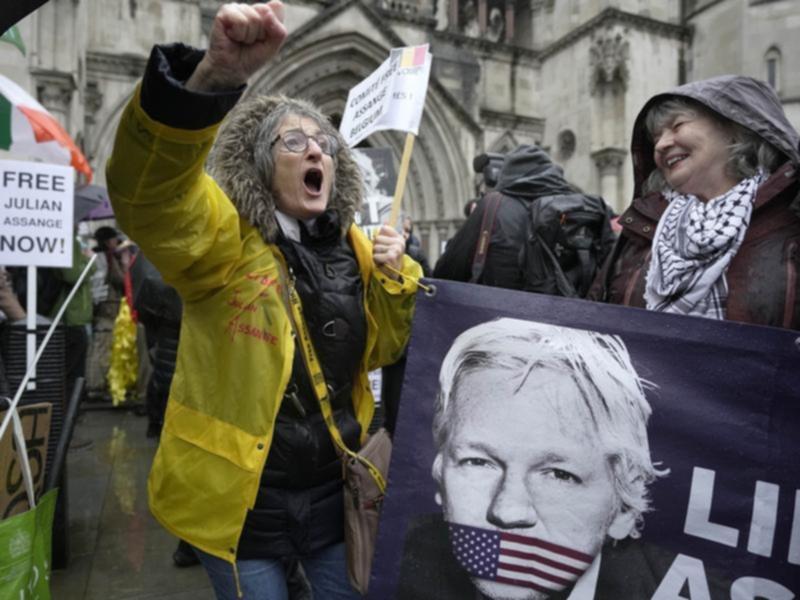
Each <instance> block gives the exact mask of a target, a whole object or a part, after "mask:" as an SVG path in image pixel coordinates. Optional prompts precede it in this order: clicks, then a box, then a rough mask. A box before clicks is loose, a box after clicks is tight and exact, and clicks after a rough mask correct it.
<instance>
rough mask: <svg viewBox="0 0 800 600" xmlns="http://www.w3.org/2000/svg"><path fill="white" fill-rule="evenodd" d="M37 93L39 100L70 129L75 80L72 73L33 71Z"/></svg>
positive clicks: (65, 127)
mask: <svg viewBox="0 0 800 600" xmlns="http://www.w3.org/2000/svg"><path fill="white" fill-rule="evenodd" d="M32 75H33V79H34V81H35V82H36V95H37V99H38V100H39V102H41V103H42V106H44V107H45V108H46V109H47V110H48V111H49V112H50V113H51V114H52V115H53V116H54V117H56V118H57V119H58V120H59V122H60V123H61V124H62V125H63V126H64V129H66V130H67V131H70V115H71V110H72V95H73V93H74V92H75V88H76V86H75V80H74V79H73V77H72V75H71V74H70V73H63V72H60V71H44V70H42V71H33V73H32Z"/></svg>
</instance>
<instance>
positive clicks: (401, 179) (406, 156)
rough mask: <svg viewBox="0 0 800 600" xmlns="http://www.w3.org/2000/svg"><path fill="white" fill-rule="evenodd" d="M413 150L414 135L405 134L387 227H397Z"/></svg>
mask: <svg viewBox="0 0 800 600" xmlns="http://www.w3.org/2000/svg"><path fill="white" fill-rule="evenodd" d="M413 149H414V134H413V133H407V134H406V145H405V147H404V148H403V158H402V160H401V161H400V173H399V174H398V175H397V186H396V187H395V188H394V199H393V200H392V212H391V214H390V215H389V227H396V226H397V218H398V217H399V215H400V207H401V206H402V205H403V192H405V191H406V177H407V176H408V166H409V164H411V151H412V150H413Z"/></svg>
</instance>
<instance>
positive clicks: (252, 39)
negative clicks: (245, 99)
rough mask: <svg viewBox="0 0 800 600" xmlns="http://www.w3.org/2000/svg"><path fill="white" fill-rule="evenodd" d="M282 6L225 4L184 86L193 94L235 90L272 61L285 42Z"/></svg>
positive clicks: (278, 4) (277, 0) (276, 3)
mask: <svg viewBox="0 0 800 600" xmlns="http://www.w3.org/2000/svg"><path fill="white" fill-rule="evenodd" d="M286 35H287V33H286V27H285V26H284V25H283V4H282V3H281V2H280V1H279V0H272V1H271V2H267V3H261V4H224V5H223V6H222V7H221V8H220V9H219V11H217V16H216V17H214V23H213V25H212V26H211V36H210V39H209V45H208V51H207V52H206V55H205V56H204V57H203V60H202V61H201V62H200V64H199V65H197V68H196V69H195V71H194V73H193V74H192V76H191V77H190V78H189V81H188V82H187V83H186V87H187V88H188V89H190V90H194V91H211V90H227V89H234V88H237V87H239V86H240V85H242V84H244V83H246V82H247V80H248V79H249V78H250V76H251V75H253V73H255V72H256V71H258V70H259V69H260V68H261V67H263V66H264V65H265V64H266V63H267V62H269V60H270V59H272V58H273V57H274V56H275V55H276V54H278V51H279V50H280V47H281V46H282V45H283V42H284V40H285V39H286Z"/></svg>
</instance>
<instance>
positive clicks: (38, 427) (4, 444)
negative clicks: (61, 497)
mask: <svg viewBox="0 0 800 600" xmlns="http://www.w3.org/2000/svg"><path fill="white" fill-rule="evenodd" d="M52 406H53V405H52V404H50V403H49V402H42V403H40V404H29V405H27V406H22V407H20V408H19V409H18V410H19V417H20V420H21V421H22V430H23V431H24V432H25V443H26V444H27V446H28V460H29V461H30V463H31V474H32V475H33V488H34V490H35V493H36V497H37V498H38V497H39V496H40V494H41V493H42V486H43V485H44V477H45V467H46V466H47V444H48V440H49V437H50V416H51V411H52ZM5 413H6V411H2V412H0V421H2V419H3V417H4V416H5ZM13 438H14V436H13V435H12V433H11V427H9V428H8V431H6V433H5V435H4V436H3V439H0V519H5V518H6V517H10V516H11V515H16V514H19V513H23V512H25V511H27V510H29V509H30V506H29V504H28V495H27V494H26V492H25V482H24V481H23V479H22V470H21V467H20V462H19V455H18V453H17V452H18V451H17V445H16V444H15V443H14V441H13Z"/></svg>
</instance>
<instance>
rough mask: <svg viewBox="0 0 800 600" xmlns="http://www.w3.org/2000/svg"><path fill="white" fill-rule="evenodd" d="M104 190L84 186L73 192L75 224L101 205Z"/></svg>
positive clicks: (92, 186)
mask: <svg viewBox="0 0 800 600" xmlns="http://www.w3.org/2000/svg"><path fill="white" fill-rule="evenodd" d="M107 196H108V195H107V194H106V190H105V189H104V188H102V187H100V186H99V185H84V186H83V187H79V188H77V189H76V190H75V206H74V208H73V216H74V218H75V222H78V221H82V220H83V219H85V218H86V215H88V214H89V213H90V212H91V211H92V210H94V209H95V208H97V207H98V206H100V205H101V204H103V198H104V197H107Z"/></svg>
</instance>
